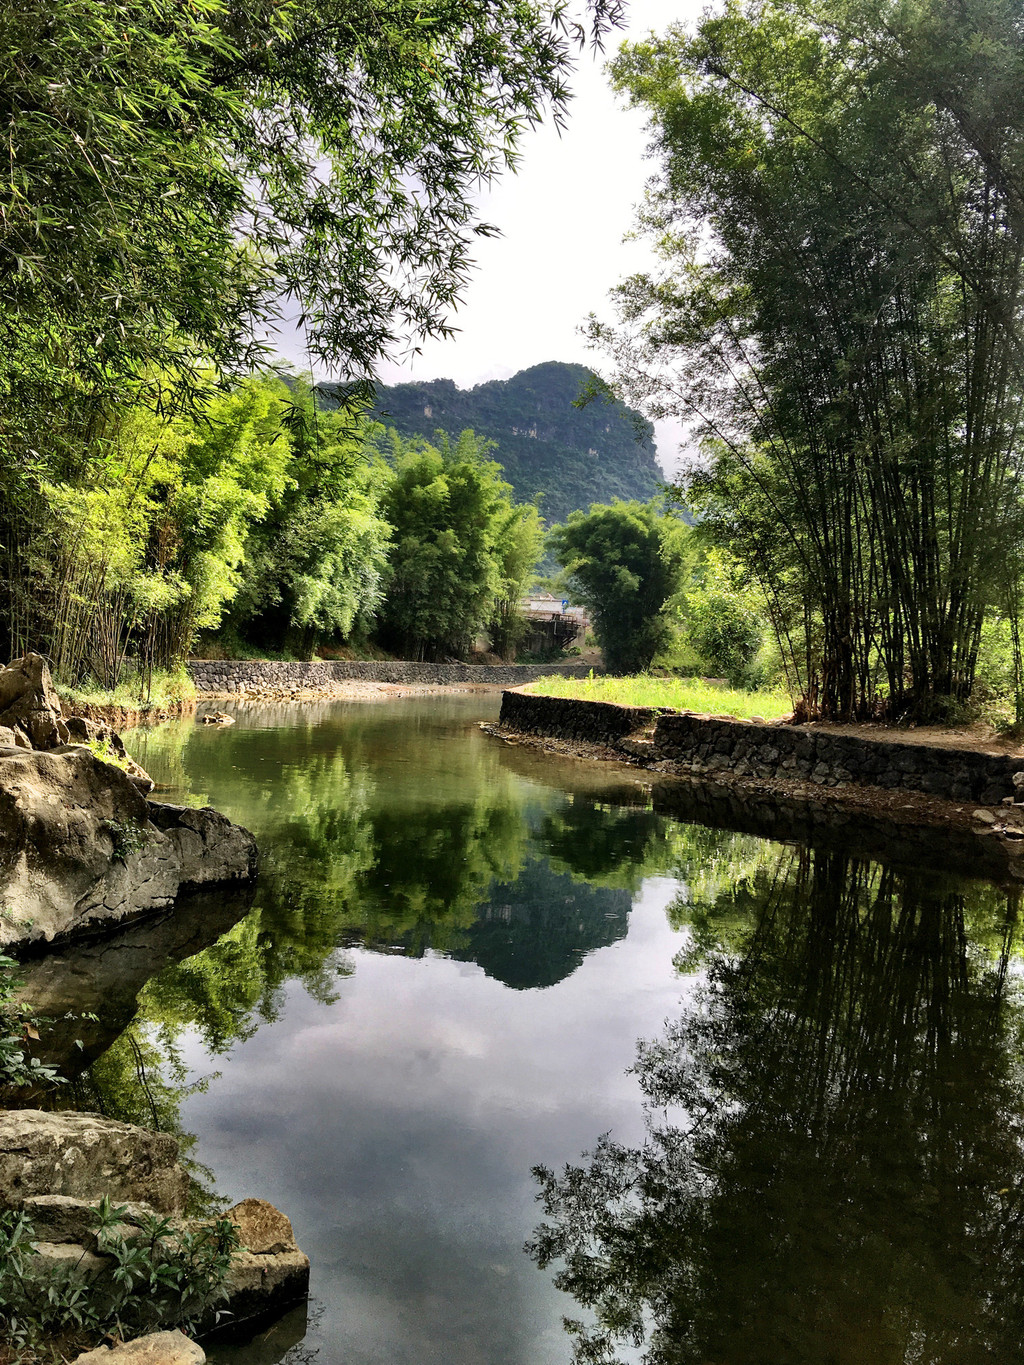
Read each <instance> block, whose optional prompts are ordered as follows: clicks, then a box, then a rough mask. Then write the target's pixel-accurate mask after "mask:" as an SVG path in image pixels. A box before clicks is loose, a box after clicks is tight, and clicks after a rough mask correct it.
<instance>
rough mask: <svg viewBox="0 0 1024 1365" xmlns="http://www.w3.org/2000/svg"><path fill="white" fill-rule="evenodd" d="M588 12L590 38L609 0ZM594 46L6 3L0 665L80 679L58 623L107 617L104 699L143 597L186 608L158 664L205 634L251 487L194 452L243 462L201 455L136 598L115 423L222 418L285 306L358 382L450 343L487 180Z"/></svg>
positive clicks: (524, 10) (528, 5)
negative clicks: (33, 658)
mask: <svg viewBox="0 0 1024 1365" xmlns="http://www.w3.org/2000/svg"><path fill="white" fill-rule="evenodd" d="M589 9H590V14H591V16H592V19H593V24H592V31H593V36H594V38H595V40H599V39H600V36H601V34H602V33H603V32H605V31H606V30H607V28H608V26H609V25H610V24H614V23H616V22H618V19H619V13H620V9H621V4H620V0H592V3H591V4H590V6H589ZM585 37H586V33H585V30H584V27H583V26H582V25H581V24H579V23H577V22H572V21H569V20H568V19H567V16H566V13H565V9H564V6H563V5H562V4H561V3H560V0H554V2H550V0H502V2H501V3H498V4H495V3H492V0H459V2H458V3H454V2H453V0H438V2H437V3H432V4H431V5H430V6H429V7H428V9H426V10H424V9H423V8H422V7H421V6H420V5H418V4H408V3H405V0H401V2H400V3H397V4H393V3H390V2H389V0H365V3H361V4H359V5H356V6H352V5H350V4H347V3H341V0H311V3H302V4H298V3H295V0H284V2H283V3H277V0H246V3H242V4H235V3H230V0H196V3H190V4H187V5H182V4H179V3H177V2H176V0H117V3H114V4H104V5H95V4H91V3H89V0H52V2H51V0H45V3H44V0H26V3H21V0H18V3H14V2H13V0H0V124H2V126H3V128H4V136H5V138H6V153H5V162H4V164H5V165H6V166H8V168H9V172H8V174H6V175H5V177H4V184H3V189H2V191H0V279H2V281H3V296H4V308H3V311H2V314H0V653H2V654H3V655H4V656H5V657H11V656H13V655H16V654H20V653H22V652H24V650H25V649H26V648H27V647H31V648H37V649H42V650H43V651H44V652H48V653H51V654H53V655H54V656H55V658H56V659H57V660H58V661H59V663H60V665H61V666H62V668H63V669H64V670H65V671H66V672H67V673H68V674H69V675H71V676H72V677H74V678H76V679H77V677H78V676H79V673H80V672H81V671H82V670H81V667H80V665H81V663H82V657H80V656H81V655H82V654H83V652H84V653H88V647H87V646H85V645H83V644H81V643H80V642H81V641H82V640H84V639H85V637H86V636H88V634H89V632H90V629H91V622H89V621H85V622H77V623H76V621H75V620H70V621H66V620H65V619H64V617H65V615H66V614H70V615H71V616H72V617H75V616H77V615H79V614H80V610H84V612H85V615H86V616H91V615H92V614H93V612H94V608H95V605H96V604H97V603H98V602H103V601H105V602H106V604H107V607H106V608H105V609H109V611H110V613H111V614H112V616H111V620H110V621H108V622H107V624H106V629H107V633H108V635H111V636H112V638H109V639H107V641H106V642H105V647H104V648H105V655H106V657H105V659H104V667H103V668H102V669H100V670H96V671H97V676H98V677H99V681H100V682H101V683H102V684H103V685H105V686H110V685H112V683H111V680H110V677H109V676H108V674H109V672H110V668H109V667H108V665H109V663H110V661H111V659H112V660H113V661H114V662H115V664H116V660H117V657H118V638H117V632H118V629H119V627H120V621H121V616H122V613H127V615H128V616H129V617H130V616H131V610H130V609H129V608H130V605H131V604H134V605H135V606H136V607H138V609H139V611H140V612H141V614H142V616H143V617H144V618H146V619H149V618H150V617H151V616H152V615H153V614H158V613H159V612H160V611H161V610H163V609H164V608H167V609H176V621H175V624H174V627H173V630H172V632H171V638H170V639H169V640H168V641H167V642H166V644H167V649H157V650H156V652H157V654H158V655H160V656H161V657H168V656H169V657H177V656H180V653H181V651H182V648H183V646H184V645H185V644H187V641H188V638H189V636H190V633H191V632H192V631H194V630H195V629H199V628H201V627H202V626H203V625H204V623H205V624H211V623H215V622H216V620H217V618H218V616H219V613H220V612H221V610H222V608H223V606H224V604H225V602H226V601H227V600H228V599H229V597H230V595H231V588H232V584H233V581H234V575H235V573H236V572H237V568H238V564H239V558H238V554H237V550H238V545H239V543H240V540H241V538H242V536H243V534H244V529H245V525H244V523H245V522H246V520H247V519H251V514H252V512H253V511H254V508H253V507H252V506H251V505H250V497H251V498H254V499H256V500H257V501H258V500H259V498H260V497H261V496H265V494H266V492H267V490H266V488H264V489H261V488H259V487H258V486H252V487H250V486H248V485H247V484H246V483H245V480H244V479H242V480H240V481H239V480H234V479H228V480H227V482H226V483H225V484H224V486H223V487H221V488H218V487H216V486H212V487H211V486H208V480H204V481H203V482H202V483H201V484H199V485H197V484H196V483H195V482H194V481H193V478H192V474H193V473H194V472H195V471H194V469H193V468H192V463H193V457H195V459H197V460H198V461H199V462H200V464H201V463H202V459H203V457H204V454H205V455H206V456H209V457H213V456H214V455H216V454H219V456H220V458H221V462H222V463H223V461H224V460H225V459H226V460H228V461H229V462H230V452H226V451H221V452H217V450H216V447H217V444H218V443H217V439H216V422H214V427H213V429H212V438H211V442H210V444H209V446H208V448H207V449H206V450H205V452H204V450H203V449H201V448H196V447H204V446H206V445H207V443H206V442H204V441H202V440H197V439H196V438H194V437H193V438H192V439H191V440H189V441H187V442H186V449H185V450H184V451H183V452H182V453H183V457H184V458H183V464H182V466H181V467H180V468H179V469H178V471H177V474H179V475H181V477H180V478H177V477H172V478H171V480H170V482H169V483H168V485H167V487H166V489H165V490H164V496H165V497H166V499H167V501H168V503H169V504H173V509H174V510H173V513H172V518H171V525H170V526H169V527H168V528H167V530H168V535H169V538H168V539H165V540H162V541H161V542H160V543H159V544H158V545H156V546H151V547H150V549H151V552H152V553H154V554H155V556H156V559H157V563H156V565H155V567H156V569H157V570H158V571H159V573H158V576H157V577H156V578H155V579H152V580H151V581H150V582H148V583H147V582H144V581H141V580H144V579H146V577H147V575H148V573H149V570H150V569H151V567H153V566H151V565H149V564H148V563H147V562H145V561H142V562H140V561H139V560H138V558H137V557H136V556H135V554H134V547H135V537H134V530H135V529H137V528H138V516H139V515H140V507H139V505H138V498H139V489H138V488H137V486H136V485H137V482H138V480H139V479H140V477H143V475H142V472H141V471H140V469H139V468H138V466H136V467H134V468H124V467H122V466H123V455H122V450H121V445H122V440H123V433H122V424H123V423H122V419H123V416H124V414H125V412H132V411H137V410H139V409H142V410H145V411H147V412H149V413H151V414H153V415H154V420H155V419H156V418H158V417H159V418H163V417H168V416H169V417H170V418H171V419H172V421H173V420H174V419H177V418H178V417H180V416H181V414H182V413H183V412H192V413H196V412H198V413H199V414H200V415H201V416H204V415H208V409H209V406H210V401H211V400H210V396H209V375H210V373H211V372H215V373H216V374H218V375H220V376H225V377H226V379H227V380H229V381H235V380H237V378H238V376H239V375H242V374H245V373H247V372H249V371H251V370H252V369H253V368H255V367H257V366H258V365H259V364H260V363H262V360H263V358H264V353H265V349H266V348H265V343H264V341H263V338H264V337H265V336H266V334H267V332H268V331H269V330H270V328H271V326H272V324H273V322H274V320H275V319H276V318H277V317H278V315H279V313H280V308H281V300H282V299H289V300H291V301H292V302H293V304H294V305H295V306H296V307H297V308H298V310H299V318H300V322H299V325H300V327H301V328H302V329H303V330H304V332H305V335H306V339H307V342H308V348H309V353H310V357H311V360H313V361H316V362H321V363H323V364H324V365H327V366H331V367H332V368H336V369H338V370H341V371H343V372H345V373H346V374H350V375H352V376H354V377H357V378H359V379H362V380H364V381H365V380H366V379H368V378H369V376H370V375H371V374H372V372H373V369H374V366H375V364H376V362H377V361H378V360H379V359H380V357H381V356H382V355H385V354H388V353H390V352H391V350H392V349H393V347H394V346H395V344H396V343H397V342H398V341H399V340H400V339H407V338H410V337H423V336H427V335H442V336H443V335H447V334H448V333H449V331H450V328H449V324H448V322H447V316H448V313H449V312H450V310H451V308H452V307H453V305H454V304H455V303H456V302H457V300H458V297H459V294H460V290H461V287H462V285H463V284H464V282H465V280H466V278H467V273H468V271H469V268H470V265H471V244H472V241H473V239H474V237H475V236H477V235H479V234H484V233H489V232H490V231H491V229H490V228H489V227H488V225H486V224H484V223H482V222H480V220H479V216H478V212H477V204H478V200H479V187H480V185H481V183H487V182H488V181H490V180H491V179H492V178H493V177H494V176H495V175H496V174H498V173H499V172H500V171H501V170H502V169H505V168H508V167H511V166H512V165H514V163H515V161H516V157H517V147H518V144H519V142H520V139H521V137H522V135H523V134H524V132H525V131H526V130H527V129H528V128H530V127H532V126H534V125H535V124H536V123H537V122H538V121H539V120H540V118H541V117H542V115H543V113H544V111H545V109H551V110H553V111H554V113H555V116H556V117H560V116H561V111H562V110H563V108H564V106H565V103H566V101H567V98H568V90H567V87H566V83H565V77H566V74H567V72H568V70H569V68H570V65H571V59H572V54H573V51H574V49H575V47H576V46H578V44H579V43H580V42H581V41H582V40H584V39H585ZM136 424H137V422H136ZM159 443H160V444H161V445H163V438H162V437H161V438H159ZM144 458H147V457H144ZM155 458H156V459H157V460H158V462H159V461H160V460H161V453H160V452H159V451H158V452H157V453H156V457H155ZM211 477H212V475H211ZM239 489H241V490H242V491H243V494H244V496H242V497H239V496H238V492H239ZM55 522H56V525H55ZM331 529H335V528H328V530H331ZM86 532H87V534H86ZM173 532H177V533H178V534H179V535H180V537H181V543H180V544H176V543H175V542H174V539H173V534H172V533H173ZM54 535H55V537H56V540H57V544H56V546H54V545H53V544H52V543H51V537H52V536H54ZM125 537H127V540H128V543H127V544H126V543H124V541H125ZM164 551H166V552H167V554H168V555H170V558H171V560H172V561H177V560H180V561H181V563H180V564H179V563H172V564H171V565H168V564H166V563H164V561H163V559H162V557H161V556H162V553H163V552H164ZM69 565H70V567H68V566H69ZM169 569H170V570H172V571H170V572H165V570H169ZM69 572H70V573H71V575H72V580H71V582H70V584H69V583H68V582H67V581H66V580H67V573H69ZM39 577H41V578H42V584H41V585H40V583H39V581H38V578H39ZM83 579H84V581H85V584H86V586H85V587H84V588H83V587H82V582H83ZM40 586H42V588H43V589H45V591H42V592H40V591H39V589H40ZM80 594H84V597H83V604H82V605H81V607H80V604H79V602H78V597H79V595H80ZM122 599H123V600H122ZM322 606H323V604H322V603H319V602H317V601H313V602H312V603H310V604H309V605H308V610H309V613H310V616H311V619H312V618H313V617H315V616H316V615H317V614H318V613H319V612H320V611H321V609H322ZM331 609H332V610H333V608H331ZM4 637H6V638H4ZM114 672H115V673H116V667H115V669H114ZM115 681H116V679H115Z"/></svg>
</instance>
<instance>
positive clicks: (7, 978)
mask: <svg viewBox="0 0 1024 1365" xmlns="http://www.w3.org/2000/svg"><path fill="white" fill-rule="evenodd" d="M23 984H24V983H23V982H22V979H21V977H20V976H19V975H18V964H17V962H15V960H14V959H13V958H11V957H5V956H3V955H2V954H0V1090H6V1089H10V1088H14V1089H19V1088H21V1087H22V1086H26V1085H32V1086H38V1085H62V1084H63V1083H64V1082H63V1077H61V1076H60V1075H59V1074H58V1073H57V1070H56V1068H55V1067H52V1066H47V1065H46V1064H45V1063H44V1062H41V1061H40V1060H39V1059H38V1057H33V1056H32V1054H31V1052H30V1051H29V1044H30V1043H31V1042H34V1041H37V1040H38V1038H39V1027H40V1025H42V1024H46V1023H49V1020H48V1019H44V1018H42V1017H41V1016H40V1015H37V1014H36V1013H35V1012H34V1011H33V1010H31V1009H29V1008H28V1007H27V1006H25V1005H22V1004H20V1003H19V1002H18V1001H17V999H16V998H15V997H16V995H17V992H18V990H19V989H20V987H21V986H22V985H23Z"/></svg>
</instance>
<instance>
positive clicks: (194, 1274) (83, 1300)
mask: <svg viewBox="0 0 1024 1365" xmlns="http://www.w3.org/2000/svg"><path fill="white" fill-rule="evenodd" d="M126 1217H127V1209H126V1207H124V1206H116V1205H114V1204H112V1203H111V1201H110V1200H109V1199H108V1198H106V1197H104V1199H102V1200H101V1202H100V1204H99V1207H98V1208H97V1209H96V1214H95V1220H96V1249H97V1251H98V1252H100V1253H101V1254H102V1255H104V1256H107V1257H109V1258H110V1262H109V1271H108V1272H107V1273H106V1274H105V1275H103V1276H101V1277H99V1278H93V1276H92V1275H91V1274H89V1273H87V1272H86V1271H85V1270H84V1269H83V1268H80V1267H79V1266H78V1265H73V1264H71V1265H68V1264H65V1265H60V1266H54V1265H52V1264H49V1263H47V1262H45V1261H43V1260H42V1258H41V1257H40V1256H39V1255H38V1253H37V1252H36V1249H35V1246H34V1244H33V1228H32V1224H31V1221H30V1220H29V1219H28V1218H27V1217H26V1216H25V1215H24V1214H23V1213H20V1212H16V1211H15V1210H11V1209H8V1210H4V1211H3V1212H0V1324H2V1325H3V1326H4V1328H5V1339H6V1341H7V1342H8V1343H9V1344H11V1345H12V1346H16V1347H21V1348H28V1349H32V1348H36V1347H41V1346H43V1345H44V1344H45V1342H46V1341H47V1339H49V1338H54V1337H59V1338H60V1339H61V1341H62V1343H66V1344H68V1345H71V1344H76V1345H79V1346H81V1345H86V1344H89V1343H90V1342H95V1341H96V1340H97V1339H98V1338H100V1337H101V1336H103V1335H105V1334H107V1333H112V1332H116V1333H117V1335H118V1336H119V1337H123V1338H130V1337H134V1336H139V1335H142V1334H144V1333H146V1332H151V1331H156V1330H159V1329H161V1328H172V1327H184V1328H186V1329H188V1328H194V1327H195V1325H196V1324H197V1323H198V1322H199V1321H201V1320H202V1319H203V1318H205V1317H206V1315H207V1314H208V1313H209V1312H210V1311H211V1310H213V1309H215V1308H216V1305H217V1304H218V1303H219V1302H221V1301H222V1300H223V1299H224V1298H225V1296H226V1284H227V1276H228V1271H229V1269H230V1266H231V1257H232V1254H233V1252H234V1251H235V1250H236V1248H237V1247H238V1245H239V1242H238V1231H237V1228H236V1227H235V1226H234V1224H233V1223H231V1222H229V1221H228V1220H226V1219H219V1220H217V1221H215V1222H213V1223H208V1224H199V1225H198V1226H191V1227H190V1226H184V1225H180V1224H175V1223H172V1221H171V1220H170V1219H168V1218H161V1217H160V1216H159V1215H156V1214H152V1215H147V1216H145V1217H141V1218H139V1219H137V1220H135V1222H134V1225H133V1226H131V1227H128V1226H126V1222H125V1219H126Z"/></svg>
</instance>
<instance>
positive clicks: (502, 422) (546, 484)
mask: <svg viewBox="0 0 1024 1365" xmlns="http://www.w3.org/2000/svg"><path fill="white" fill-rule="evenodd" d="M589 378H590V371H589V370H587V369H586V368H585V367H584V366H582V365H563V364H561V363H559V362H557V361H548V362H547V363H545V364H543V365H534V366H533V367H532V368H530V369H528V370H521V371H520V372H519V374H516V375H513V376H512V378H511V379H499V380H493V381H491V382H490V383H487V384H478V385H477V386H476V387H475V388H472V389H460V388H457V387H456V386H455V384H454V383H453V382H452V381H451V380H450V379H435V380H432V381H431V382H429V383H421V384H396V385H394V386H393V387H391V388H384V387H382V388H380V389H378V396H377V404H376V407H375V409H374V413H375V415H376V416H377V417H379V418H380V420H381V421H382V422H385V423H386V424H387V425H388V426H392V427H395V428H397V430H398V431H399V432H401V434H402V435H403V436H425V437H427V438H433V436H434V434H435V433H436V432H437V431H439V430H440V431H446V432H447V433H448V434H449V435H450V436H451V437H452V438H453V439H454V438H457V437H458V435H459V433H460V432H461V431H464V430H465V429H466V428H467V427H469V428H472V430H473V431H475V432H476V434H477V435H478V436H486V437H489V438H490V439H491V440H493V441H496V442H497V446H498V448H497V450H496V451H494V452H493V458H494V459H496V460H497V461H498V462H499V464H501V465H502V466H503V467H504V470H505V478H506V479H507V480H508V481H509V483H511V485H512V487H513V488H514V490H515V497H516V500H517V501H518V502H529V501H530V500H531V499H532V498H533V497H534V496H535V495H536V494H538V493H540V494H542V500H541V512H542V513H543V514H544V517H545V518H546V519H547V521H548V523H549V524H551V523H554V522H558V521H564V520H565V518H566V517H567V516H568V514H569V513H570V512H572V511H574V510H575V509H576V508H587V507H589V506H590V504H591V503H592V502H610V501H611V500H612V499H613V498H627V499H628V498H639V499H641V500H646V499H647V498H649V497H651V496H652V494H654V493H655V492H656V491H657V489H658V487H659V485H660V484H661V483H662V482H663V479H662V474H661V471H660V469H659V468H658V464H657V462H656V460H655V458H654V428H653V427H652V426H651V424H650V423H649V422H648V421H646V420H645V419H644V418H643V417H641V416H640V414H639V413H637V412H635V411H634V410H633V409H632V408H627V407H625V406H624V405H623V404H622V403H619V402H616V401H614V400H611V401H608V400H605V399H603V398H596V399H594V400H593V402H591V403H589V404H588V405H587V406H586V407H584V408H575V407H573V401H574V400H575V399H576V398H577V397H579V394H580V389H581V386H582V385H583V384H584V383H585V382H586V381H587V380H588V379H589Z"/></svg>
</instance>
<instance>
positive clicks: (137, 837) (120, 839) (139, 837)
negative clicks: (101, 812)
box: [104, 820, 149, 862]
mask: <svg viewBox="0 0 1024 1365" xmlns="http://www.w3.org/2000/svg"><path fill="white" fill-rule="evenodd" d="M104 828H105V829H106V831H107V833H108V834H109V835H110V837H111V840H112V841H113V844H114V857H115V858H118V859H119V860H120V861H121V862H126V861H127V860H128V859H129V858H130V857H132V856H133V855H134V854H136V853H141V851H142V850H143V849H144V848H145V847H146V845H147V844H148V843H149V832H148V830H147V829H146V827H145V825H140V824H137V823H136V822H135V821H134V820H107V821H106V822H105V824H104Z"/></svg>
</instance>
